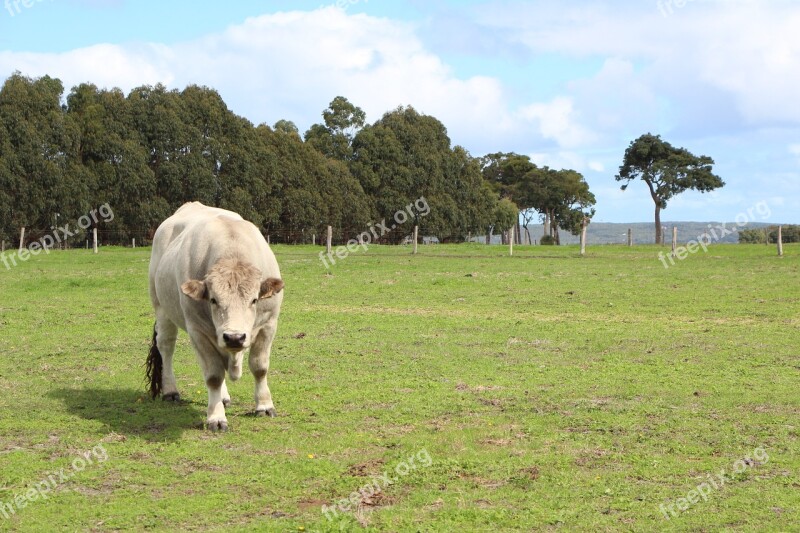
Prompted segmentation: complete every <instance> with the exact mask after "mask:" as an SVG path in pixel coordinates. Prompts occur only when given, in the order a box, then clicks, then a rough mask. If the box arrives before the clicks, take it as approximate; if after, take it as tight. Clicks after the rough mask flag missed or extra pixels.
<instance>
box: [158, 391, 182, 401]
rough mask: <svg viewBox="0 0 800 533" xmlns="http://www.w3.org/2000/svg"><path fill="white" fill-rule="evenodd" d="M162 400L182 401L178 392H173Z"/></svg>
mask: <svg viewBox="0 0 800 533" xmlns="http://www.w3.org/2000/svg"><path fill="white" fill-rule="evenodd" d="M161 399H162V400H163V401H165V402H179V401H181V395H180V394H179V393H177V392H171V393H169V394H165V395H163V396H162V397H161Z"/></svg>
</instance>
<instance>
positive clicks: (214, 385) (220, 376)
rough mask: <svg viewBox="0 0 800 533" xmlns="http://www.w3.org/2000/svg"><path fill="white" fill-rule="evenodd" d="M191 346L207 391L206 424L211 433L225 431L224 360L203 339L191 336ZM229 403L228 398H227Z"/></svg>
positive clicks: (209, 343)
mask: <svg viewBox="0 0 800 533" xmlns="http://www.w3.org/2000/svg"><path fill="white" fill-rule="evenodd" d="M190 337H191V338H192V345H193V346H194V349H195V351H196V352H197V359H198V361H199V362H200V367H201V368H202V369H203V378H204V379H205V381H206V388H207V389H208V411H207V417H206V423H207V424H208V429H210V430H211V431H227V429H228V419H227V418H226V417H225V405H224V404H223V403H222V400H223V390H224V391H225V393H226V394H227V391H228V389H227V387H226V386H225V360H224V359H223V358H222V357H221V356H220V355H219V352H217V348H216V346H215V345H214V344H213V343H211V342H210V341H209V340H208V339H206V338H205V337H202V336H199V335H191V334H190ZM228 399H229V401H230V397H228Z"/></svg>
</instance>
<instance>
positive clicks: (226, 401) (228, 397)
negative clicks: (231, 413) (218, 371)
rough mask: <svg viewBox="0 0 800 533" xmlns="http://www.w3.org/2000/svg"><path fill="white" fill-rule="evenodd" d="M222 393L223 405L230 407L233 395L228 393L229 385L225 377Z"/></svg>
mask: <svg viewBox="0 0 800 533" xmlns="http://www.w3.org/2000/svg"><path fill="white" fill-rule="evenodd" d="M221 393H222V405H223V406H224V407H228V406H229V405H230V404H231V395H230V394H228V386H227V385H226V384H225V380H224V379H223V380H222V387H221Z"/></svg>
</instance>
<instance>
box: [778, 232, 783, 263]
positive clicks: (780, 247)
mask: <svg viewBox="0 0 800 533" xmlns="http://www.w3.org/2000/svg"><path fill="white" fill-rule="evenodd" d="M778 257H783V226H778Z"/></svg>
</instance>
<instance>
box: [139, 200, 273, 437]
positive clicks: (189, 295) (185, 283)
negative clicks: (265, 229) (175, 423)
mask: <svg viewBox="0 0 800 533" xmlns="http://www.w3.org/2000/svg"><path fill="white" fill-rule="evenodd" d="M149 275H150V300H151V301H152V303H153V309H154V311H155V315H156V322H155V326H154V327H153V341H152V345H151V347H150V354H149V356H148V358H147V363H146V376H147V380H148V382H149V387H150V395H151V396H152V397H153V398H154V399H155V398H157V397H158V396H159V394H160V395H161V397H162V400H166V401H176V402H177V401H179V400H180V394H179V392H178V389H177V385H176V382H175V374H174V373H173V368H172V356H173V354H174V352H175V340H176V339H177V336H178V328H180V329H182V330H184V331H186V332H187V333H188V334H189V339H190V340H191V344H192V347H193V348H194V351H195V353H196V354H197V359H198V361H199V363H200V368H201V369H202V371H203V378H204V380H205V383H206V387H207V388H208V413H207V419H206V422H207V426H208V429H210V430H211V431H215V432H216V431H226V430H227V429H228V421H227V419H226V417H225V407H227V406H228V405H229V404H230V401H231V397H230V394H228V388H227V386H226V384H225V372H226V371H227V373H228V376H229V377H230V379H231V381H236V380H237V379H239V378H240V377H241V376H242V362H243V359H244V352H245V350H247V349H248V348H249V350H250V352H249V355H248V363H249V366H250V371H251V372H252V373H253V377H254V378H255V382H256V383H255V402H256V411H255V412H256V414H257V415H259V416H267V415H268V416H270V417H274V416H276V412H275V406H274V404H273V403H272V394H271V393H270V390H269V386H268V385H267V371H268V370H269V357H270V351H271V348H272V340H273V339H274V337H275V332H276V329H277V325H278V315H279V314H280V309H281V303H282V301H283V280H282V279H281V274H280V270H279V268H278V262H277V260H276V259H275V255H274V254H273V253H272V250H270V248H269V245H268V244H267V242H266V241H265V240H264V237H263V236H262V235H261V232H260V231H259V230H258V228H256V226H255V225H253V224H251V223H250V222H248V221H246V220H244V219H243V218H242V217H241V216H239V215H238V214H237V213H234V212H232V211H227V210H225V209H218V208H214V207H208V206H205V205H203V204H201V203H199V202H191V203H187V204H184V205H183V206H181V207H180V208H179V209H178V210H177V211H176V212H175V214H173V215H172V216H171V217H169V218H168V219H166V220H165V221H164V222H162V223H161V225H160V226H159V227H158V229H157V230H156V233H155V235H154V237H153V250H152V253H151V257H150V269H149Z"/></svg>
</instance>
